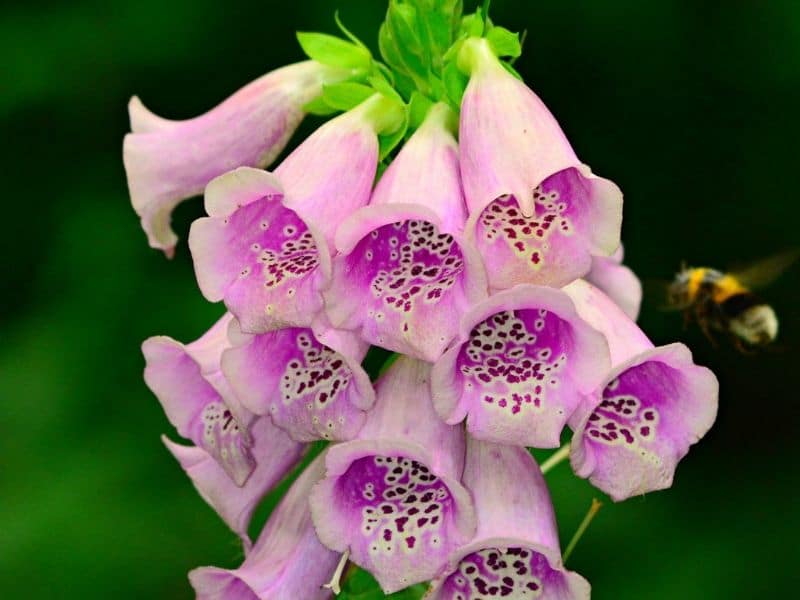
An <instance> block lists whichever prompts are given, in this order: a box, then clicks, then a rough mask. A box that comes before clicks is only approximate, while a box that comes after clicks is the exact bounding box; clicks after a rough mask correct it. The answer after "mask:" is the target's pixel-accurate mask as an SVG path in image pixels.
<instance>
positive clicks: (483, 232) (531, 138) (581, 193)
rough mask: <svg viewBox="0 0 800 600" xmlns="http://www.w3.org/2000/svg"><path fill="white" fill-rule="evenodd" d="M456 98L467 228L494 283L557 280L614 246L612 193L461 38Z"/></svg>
mask: <svg viewBox="0 0 800 600" xmlns="http://www.w3.org/2000/svg"><path fill="white" fill-rule="evenodd" d="M459 64H460V65H461V66H462V67H463V68H464V69H465V70H467V71H469V73H470V81H469V84H468V86H467V89H466V92H465V94H464V98H463V100H462V103H461V124H460V129H459V144H460V149H461V176H462V178H463V181H464V192H465V196H466V200H467V206H468V208H469V213H470V219H469V223H468V225H467V232H468V234H469V235H470V236H473V237H474V241H475V244H476V246H477V248H478V250H479V252H480V253H481V256H483V259H484V262H485V264H487V265H491V267H490V268H488V269H487V274H488V276H489V284H490V286H491V287H492V288H495V289H505V288H510V287H512V286H514V285H516V284H518V283H535V284H540V285H550V286H556V287H560V286H562V285H565V284H567V283H569V282H570V281H572V280H573V279H575V278H577V277H581V276H583V275H585V274H586V273H587V272H588V271H589V268H590V267H591V257H592V255H600V256H608V255H609V254H611V253H612V252H614V250H616V249H617V246H619V235H620V225H621V223H622V193H621V192H620V190H619V188H618V187H617V186H616V185H614V184H613V183H612V182H611V181H608V180H607V179H602V178H599V177H596V176H594V175H592V173H591V171H590V170H589V167H587V166H586V165H584V164H582V163H581V162H580V160H578V158H577V156H576V155H575V152H574V151H573V149H572V147H571V146H570V144H569V142H568V141H567V138H566V137H565V135H564V132H563V131H562V130H561V128H560V127H559V125H558V123H557V122H556V120H555V118H554V117H553V115H551V114H550V112H549V111H548V110H547V107H546V106H545V105H544V104H543V103H542V101H541V100H540V99H539V98H538V97H537V96H536V95H535V94H534V93H533V92H532V91H531V90H530V88H528V87H527V86H526V85H525V84H524V83H522V82H521V81H519V80H518V79H516V78H515V77H514V76H513V75H511V74H510V73H509V72H508V71H506V69H504V68H503V66H502V65H501V64H500V62H499V61H498V59H497V58H496V57H495V55H494V54H493V52H492V50H491V48H490V46H489V43H488V42H487V41H486V40H485V39H476V38H472V39H469V40H467V41H466V42H465V43H464V46H463V47H462V50H461V53H460V55H459Z"/></svg>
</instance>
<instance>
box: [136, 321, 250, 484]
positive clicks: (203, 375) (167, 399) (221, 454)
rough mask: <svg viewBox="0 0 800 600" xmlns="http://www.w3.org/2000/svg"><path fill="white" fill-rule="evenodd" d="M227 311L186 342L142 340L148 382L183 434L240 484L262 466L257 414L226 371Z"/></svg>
mask: <svg viewBox="0 0 800 600" xmlns="http://www.w3.org/2000/svg"><path fill="white" fill-rule="evenodd" d="M231 319H232V317H231V315H230V314H228V313H226V314H225V315H224V316H223V317H222V318H221V319H220V320H219V321H217V323H215V324H214V326H213V327H212V328H211V329H209V330H208V331H207V332H206V333H205V334H203V336H202V337H200V338H199V339H197V340H195V341H194V342H192V343H190V344H186V345H184V344H182V343H180V342H178V341H175V340H173V339H172V338H169V337H166V336H156V337H151V338H149V339H147V340H145V342H144V343H143V344H142V353H143V354H144V357H145V362H146V366H145V370H144V380H145V382H146V383H147V386H148V387H149V388H150V389H151V390H152V391H153V393H154V394H155V395H156V397H157V398H158V400H159V402H161V405H162V406H163V408H164V412H165V413H166V415H167V418H168V419H169V421H170V423H172V424H173V425H174V426H175V429H177V430H178V433H179V434H180V435H182V436H183V437H185V438H187V439H190V440H192V441H193V442H194V443H195V445H197V446H199V447H200V448H202V449H203V450H205V451H206V452H207V453H208V454H209V455H211V456H212V457H214V459H215V460H216V461H217V462H218V463H219V464H220V466H221V467H222V468H223V469H224V470H225V472H226V473H227V474H228V475H229V476H230V478H231V479H232V480H233V481H234V482H235V483H236V485H238V486H242V485H244V483H245V482H246V481H247V478H248V477H249V476H250V474H251V473H252V472H253V469H255V466H256V460H255V458H254V456H253V452H252V445H253V441H252V439H251V438H250V435H249V433H248V431H247V429H248V427H249V425H250V421H251V418H252V415H250V414H249V412H248V411H246V410H244V409H243V408H242V407H241V406H240V405H239V404H238V402H237V401H236V397H235V395H234V394H233V393H232V391H231V389H230V386H229V384H228V382H227V381H226V380H225V377H224V376H223V374H222V372H221V371H220V360H221V357H222V352H223V351H224V350H225V349H226V348H228V347H230V342H229V340H228V335H227V331H228V326H229V324H230V322H231Z"/></svg>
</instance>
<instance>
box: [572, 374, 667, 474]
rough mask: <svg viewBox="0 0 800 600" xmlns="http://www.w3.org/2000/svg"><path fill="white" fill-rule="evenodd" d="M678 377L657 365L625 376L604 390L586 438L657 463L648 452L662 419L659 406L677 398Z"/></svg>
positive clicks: (592, 415) (588, 427) (587, 425)
mask: <svg viewBox="0 0 800 600" xmlns="http://www.w3.org/2000/svg"><path fill="white" fill-rule="evenodd" d="M676 375H677V372H676V371H675V370H674V369H673V368H671V367H668V366H667V365H665V364H663V363H660V362H655V361H650V362H646V363H643V364H641V365H637V366H635V367H631V368H630V369H628V370H627V371H625V372H623V373H622V374H621V375H620V376H619V377H617V378H616V379H614V381H612V382H611V383H609V384H608V385H607V386H606V387H605V389H604V390H603V400H602V401H601V402H600V404H599V405H598V407H597V408H596V409H595V410H594V412H593V413H592V414H591V415H590V416H589V421H588V423H587V424H586V432H585V435H586V436H588V439H589V440H591V441H593V442H597V443H600V444H604V445H608V446H621V447H626V448H629V449H631V450H634V451H637V452H639V453H640V454H641V455H642V456H643V457H647V458H651V459H653V460H654V461H655V460H657V458H656V455H655V454H653V453H651V452H650V451H648V449H647V448H648V446H649V445H650V444H651V443H653V442H654V441H655V439H656V434H657V433H658V428H659V423H660V421H661V418H662V414H661V412H660V411H659V408H658V406H663V405H664V404H665V403H669V402H670V400H671V399H672V398H673V397H675V393H674V387H675V386H674V384H673V382H674V379H675V377H676ZM665 384H666V385H665Z"/></svg>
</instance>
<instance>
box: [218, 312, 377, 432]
mask: <svg viewBox="0 0 800 600" xmlns="http://www.w3.org/2000/svg"><path fill="white" fill-rule="evenodd" d="M234 325H235V324H234ZM235 329H236V328H235V327H232V328H231V331H230V336H231V340H232V342H233V344H234V347H233V348H231V349H229V350H226V351H225V353H224V354H223V357H222V370H223V372H224V373H225V376H226V378H227V379H228V381H230V382H231V386H232V387H233V389H234V391H235V392H236V395H237V397H238V398H239V400H240V401H241V402H242V404H243V405H244V406H245V407H246V408H247V409H248V410H250V411H251V412H253V413H255V414H257V415H269V416H270V417H271V418H272V421H273V422H274V423H275V425H277V426H278V427H281V428H282V429H284V430H286V431H287V432H288V433H289V435H290V436H291V437H292V438H293V439H295V440H298V441H302V442H310V441H313V440H319V439H325V440H334V441H342V440H349V439H352V438H354V437H355V436H356V434H357V433H358V432H359V430H360V429H361V426H362V425H363V424H364V420H365V418H366V414H365V411H367V410H369V408H371V407H372V404H373V402H374V401H375V394H374V392H373V390H372V384H371V383H370V380H369V376H368V375H367V373H366V372H365V371H364V369H362V368H361V364H360V363H361V360H362V359H363V358H364V355H365V354H366V353H367V349H368V344H366V343H365V342H363V341H361V340H360V339H359V338H358V337H357V336H355V335H354V334H353V333H351V332H343V331H338V330H335V329H327V330H320V329H318V328H317V329H316V330H315V329H309V328H305V327H289V328H286V329H278V330H275V331H269V332H267V333H261V334H257V335H249V334H242V333H239V332H236V331H235ZM267 418H269V417H267Z"/></svg>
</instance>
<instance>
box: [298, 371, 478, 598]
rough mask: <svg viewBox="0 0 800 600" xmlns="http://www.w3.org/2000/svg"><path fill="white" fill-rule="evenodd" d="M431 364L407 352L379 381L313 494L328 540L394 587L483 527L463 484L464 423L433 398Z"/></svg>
mask: <svg viewBox="0 0 800 600" xmlns="http://www.w3.org/2000/svg"><path fill="white" fill-rule="evenodd" d="M429 375H430V366H429V365H427V364H426V363H423V362H421V361H417V360H414V359H411V358H407V357H400V358H398V359H397V360H396V362H395V363H394V364H393V365H392V366H391V367H390V368H389V369H388V370H387V371H386V373H384V375H383V376H382V377H381V378H380V379H379V381H378V383H377V398H376V401H375V406H374V407H373V408H372V410H371V411H370V412H369V413H368V414H367V422H366V423H365V424H364V427H363V428H362V429H361V432H360V433H359V436H358V439H356V440H353V441H350V442H344V443H342V444H337V445H336V446H333V447H332V448H331V449H330V450H329V451H328V457H327V460H326V465H327V475H326V477H325V479H323V480H322V481H321V482H320V483H319V484H318V485H317V486H316V487H315V488H314V491H313V492H312V494H311V512H312V515H313V517H314V525H315V526H316V528H317V533H318V534H319V538H320V540H322V543H323V544H325V545H326V546H328V547H329V548H331V549H333V550H336V551H338V552H346V551H349V552H350V560H352V561H353V562H354V563H356V564H357V565H359V566H360V567H363V568H364V569H367V570H368V571H369V572H370V573H372V574H373V575H374V576H375V578H376V579H377V580H378V583H380V586H381V588H383V590H384V591H385V592H386V593H391V592H394V591H397V590H399V589H401V588H404V587H406V586H409V585H412V584H415V583H419V582H421V581H426V580H428V579H430V578H432V577H434V576H435V575H436V574H437V573H438V572H439V571H440V570H441V568H442V567H443V566H444V564H445V562H446V559H447V556H448V555H449V554H450V552H451V551H453V550H454V549H455V548H457V547H458V546H460V545H461V544H464V543H466V541H467V540H469V539H470V538H471V537H472V535H473V534H474V532H475V515H474V511H473V507H472V501H471V500H470V496H469V493H468V492H467V490H466V489H464V487H463V486H462V485H461V483H460V480H461V474H462V470H463V467H464V433H463V430H462V429H461V428H459V427H454V426H450V425H446V424H445V423H443V422H442V421H441V420H440V419H439V418H438V417H437V416H436V413H435V412H434V410H433V407H432V406H431V398H430V391H429V383H430V382H429Z"/></svg>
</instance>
